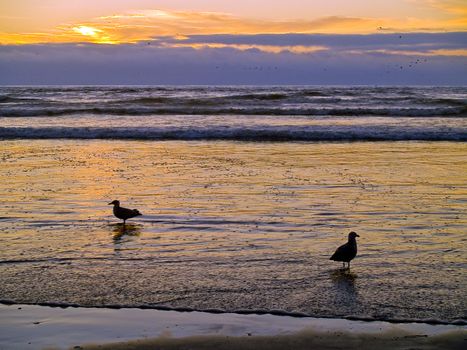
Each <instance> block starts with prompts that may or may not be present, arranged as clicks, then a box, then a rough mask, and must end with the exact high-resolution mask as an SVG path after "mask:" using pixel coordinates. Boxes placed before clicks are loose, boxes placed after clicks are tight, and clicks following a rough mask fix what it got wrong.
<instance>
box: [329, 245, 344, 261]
mask: <svg viewBox="0 0 467 350" xmlns="http://www.w3.org/2000/svg"><path fill="white" fill-rule="evenodd" d="M347 250H348V245H347V243H346V244H343V245H341V246H340V247H339V248H337V249H336V251H335V252H334V254H332V256H331V257H330V258H329V259H330V260H333V259H334V258H339V257H341V256H342V255H344V254H346V253H347Z"/></svg>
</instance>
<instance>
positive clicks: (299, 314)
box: [0, 299, 467, 326]
mask: <svg viewBox="0 0 467 350" xmlns="http://www.w3.org/2000/svg"><path fill="white" fill-rule="evenodd" d="M15 305H19V306H41V307H50V308H60V309H68V308H72V309H109V310H121V309H127V310H155V311H174V312H180V313H192V312H195V313H196V312H201V313H206V314H213V315H217V314H232V315H257V316H262V315H271V316H278V317H291V318H308V319H325V320H326V319H331V320H335V319H339V320H348V321H359V322H386V323H394V324H409V323H414V324H427V325H432V326H437V325H445V326H467V320H466V319H464V318H460V319H455V320H452V321H447V320H439V319H435V318H427V319H410V318H385V319H382V318H375V317H372V316H357V315H348V316H340V315H335V316H321V315H312V314H307V313H304V312H296V311H286V310H280V309H275V310H266V309H251V310H250V309H241V310H222V309H195V308H189V307H171V306H167V305H144V304H143V305H115V304H108V305H107V304H105V305H80V304H73V303H60V302H37V303H28V302H17V301H14V300H5V299H0V307H2V306H15Z"/></svg>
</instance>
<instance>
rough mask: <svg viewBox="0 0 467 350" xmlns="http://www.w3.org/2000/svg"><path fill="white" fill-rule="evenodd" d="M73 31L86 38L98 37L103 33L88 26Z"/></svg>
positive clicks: (74, 28) (75, 28)
mask: <svg viewBox="0 0 467 350" xmlns="http://www.w3.org/2000/svg"><path fill="white" fill-rule="evenodd" d="M73 31H74V32H76V33H79V34H82V35H85V36H92V37H96V36H97V35H98V34H99V33H102V30H100V29H97V28H93V27H88V26H79V27H73Z"/></svg>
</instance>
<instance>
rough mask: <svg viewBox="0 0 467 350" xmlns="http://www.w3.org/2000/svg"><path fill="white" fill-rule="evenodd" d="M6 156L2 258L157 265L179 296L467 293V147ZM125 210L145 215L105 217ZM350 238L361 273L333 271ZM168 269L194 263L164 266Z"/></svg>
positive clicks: (54, 144)
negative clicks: (286, 289) (289, 291)
mask: <svg viewBox="0 0 467 350" xmlns="http://www.w3.org/2000/svg"><path fill="white" fill-rule="evenodd" d="M0 145H1V148H0V159H1V160H2V169H1V170H0V193H1V196H2V206H1V207H0V229H1V231H2V233H3V249H2V251H1V252H0V259H1V260H15V259H16V260H17V259H21V258H24V257H28V258H29V259H49V258H69V259H78V260H79V259H85V258H86V259H88V258H89V259H95V258H102V259H103V261H105V260H106V259H109V260H112V259H117V258H118V259H122V258H125V259H130V260H131V259H133V258H138V259H147V261H149V262H151V264H156V265H151V266H152V267H151V268H152V269H163V268H164V269H165V270H157V271H158V273H157V274H153V275H151V276H146V278H147V279H148V280H151V279H154V278H160V279H165V280H164V283H166V284H165V286H166V287H167V288H168V289H169V288H171V287H170V286H171V283H172V284H177V285H178V286H184V285H185V284H184V283H186V282H184V281H188V280H190V281H193V279H194V278H198V279H199V281H196V282H195V281H193V282H192V283H194V284H198V283H199V284H200V288H205V286H211V287H212V286H217V287H219V286H222V285H224V284H228V283H227V281H228V282H229V283H230V284H233V285H236V283H237V284H238V285H239V286H240V285H249V284H252V285H255V284H256V283H258V282H257V281H263V279H265V280H266V281H267V282H265V281H263V282H261V283H262V284H264V283H266V284H274V283H278V282H277V281H279V280H281V279H282V281H284V282H283V283H285V284H286V285H287V284H293V283H298V282H296V281H299V280H303V281H310V282H309V283H311V284H312V282H311V281H313V280H318V281H321V282H319V283H321V285H322V286H326V285H327V286H329V288H335V287H336V286H337V290H340V291H347V293H346V295H347V296H352V295H353V298H354V299H355V303H353V304H354V305H357V304H358V305H360V304H361V303H360V302H361V301H362V300H357V299H358V298H360V299H362V298H363V299H364V298H365V293H374V294H375V295H378V296H379V297H381V295H379V293H380V292H376V291H375V290H372V289H371V286H369V285H368V283H369V282H368V281H369V280H370V279H373V281H374V283H375V285H376V284H378V285H379V286H380V288H386V289H388V288H389V287H388V284H396V285H397V286H398V287H397V288H400V289H401V290H404V289H405V290H410V288H412V289H414V290H416V289H417V288H418V289H417V290H418V292H420V289H419V287H417V286H420V285H430V286H432V288H435V289H436V288H438V291H439V293H438V296H441V297H444V298H446V296H449V297H451V298H454V299H456V298H458V292H452V291H453V290H458V288H459V286H466V280H465V274H463V272H464V271H465V266H466V261H465V256H466V254H465V252H466V251H465V232H466V228H467V216H466V203H467V156H466V155H467V146H466V144H465V143H448V142H431V143H429V142H397V143H396V142H387V143H385V142H378V143H372V142H363V143H239V142H238V143H236V142H175V141H174V142H144V141H131V142H125V141H95V140H94V141H69V140H68V141H2V142H1V143H0ZM114 199H119V200H120V201H121V202H122V206H124V207H129V208H138V209H139V210H141V212H142V213H143V214H144V215H143V216H142V217H138V218H135V219H131V220H129V221H128V222H127V225H126V226H125V227H123V226H122V225H121V224H120V223H119V220H118V219H116V218H114V217H113V216H112V212H111V208H110V207H109V206H107V203H108V202H109V201H111V200H114ZM351 230H355V231H357V232H358V233H359V235H360V239H359V240H358V243H359V254H358V256H357V258H356V259H355V260H354V261H353V262H352V271H354V270H355V271H357V272H356V274H355V275H354V274H353V272H352V273H351V274H348V275H342V274H341V272H336V273H335V274H334V273H331V274H329V273H327V272H326V271H329V269H334V268H335V269H337V270H338V269H339V268H340V267H341V265H340V263H336V262H332V261H329V260H328V258H329V256H330V254H332V252H333V251H334V250H335V248H336V247H337V246H338V245H340V244H342V243H344V242H345V241H346V237H347V233H348V232H349V231H351ZM116 245H118V249H119V255H118V257H117V258H116V257H115V255H114V252H115V248H116V247H115V246H116ZM168 261H170V263H174V264H178V263H180V264H190V265H189V268H187V266H186V265H184V268H183V269H180V268H178V267H177V265H170V267H168V266H167V265H165V266H164V267H162V266H159V265H160V264H161V263H162V262H168ZM93 268H96V269H98V268H99V267H98V265H94V267H93ZM106 268H107V269H108V268H109V267H108V266H106ZM141 269H143V270H142V271H143V272H141V273H144V268H143V267H141ZM165 271H166V272H165ZM208 271H209V272H208ZM115 273H117V274H118V273H121V272H118V271H117V272H115ZM148 273H149V272H148ZM357 274H358V278H356V276H357ZM168 276H170V278H168ZM174 276H177V277H174ZM195 276H196V277H195ZM174 278H178V279H176V280H174ZM12 281H13V279H12ZM255 281H256V282H255ZM274 281H276V282H274ZM294 281H295V282H294ZM164 283H162V282H161V280H153V285H151V284H149V285H151V286H152V287H151V288H157V287H154V286H157V285H164ZM229 286H230V287H229V288H233V287H232V286H231V285H229ZM333 286H334V287H333ZM382 286H383V287H382ZM141 288H143V289H144V288H145V287H144V286H141ZM180 288H181V287H180ZM187 288H191V287H187ZM278 288H279V287H278ZM297 288H298V289H300V288H305V291H306V290H313V288H317V287H316V286H314V285H307V286H302V287H300V288H299V287H297ZM307 288H308V289H307ZM323 288H324V287H323ZM361 288H363V289H365V290H366V291H362V289H361ZM375 288H376V287H375ZM279 289H280V288H279ZM359 289H360V291H359V292H358V290H359ZM357 292H358V293H357ZM303 293H304V294H303V295H308V296H307V298H311V296H310V295H309V294H307V293H308V292H303ZM414 293H415V294H416V292H415V291H414ZM423 293H424V292H422V294H423ZM452 293H454V294H452ZM456 293H457V294H456ZM366 297H367V298H370V296H368V295H367V296H366ZM385 297H387V296H385ZM422 297H423V296H421V295H420V294H419V295H418V296H417V298H422ZM414 298H415V296H414ZM292 299H293V298H292ZM292 299H290V300H292ZM409 299H410V298H409ZM409 299H408V300H409ZM239 300H240V301H239V302H241V300H244V299H241V298H240V299H239ZM284 300H285V299H284ZM345 300H350V299H348V298H347V299H345ZM192 302H193V301H192ZM290 302H291V301H290ZM300 305H301V306H300ZM306 305H307V304H306V302H305V301H301V302H298V301H297V304H296V305H295V306H294V307H296V308H298V309H300V308H305V309H306V307H307V306H306ZM456 305H457V306H458V304H456ZM457 306H456V307H457ZM441 307H445V306H442V305H441V306H440V308H441ZM453 307H454V306H453Z"/></svg>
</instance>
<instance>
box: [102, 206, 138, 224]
mask: <svg viewBox="0 0 467 350" xmlns="http://www.w3.org/2000/svg"><path fill="white" fill-rule="evenodd" d="M111 204H113V206H114V210H113V212H114V215H115V216H116V217H117V218H119V219H122V220H123V225H125V222H126V221H127V220H128V219H131V218H134V217H135V216H140V215H143V214H141V213H140V212H139V210H138V209H127V208H122V207H121V206H120V201H117V200H114V201H112V202H110V203H109V205H111Z"/></svg>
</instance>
